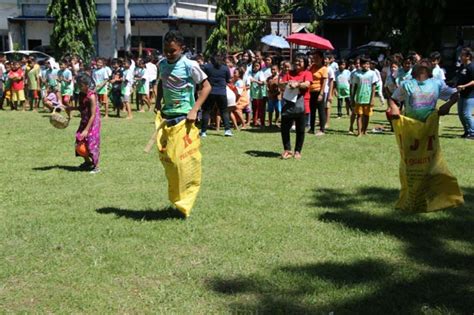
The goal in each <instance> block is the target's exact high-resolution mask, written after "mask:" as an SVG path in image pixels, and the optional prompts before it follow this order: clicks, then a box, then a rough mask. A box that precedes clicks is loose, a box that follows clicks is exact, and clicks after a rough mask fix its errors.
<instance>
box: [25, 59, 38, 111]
mask: <svg viewBox="0 0 474 315" xmlns="http://www.w3.org/2000/svg"><path fill="white" fill-rule="evenodd" d="M28 65H29V70H28V73H27V80H28V81H27V82H28V99H29V102H30V108H31V109H33V110H34V111H37V110H38V107H39V103H40V86H41V84H40V75H41V68H40V66H39V64H38V63H36V59H35V57H33V56H31V57H30V59H28Z"/></svg>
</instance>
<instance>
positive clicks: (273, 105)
mask: <svg viewBox="0 0 474 315" xmlns="http://www.w3.org/2000/svg"><path fill="white" fill-rule="evenodd" d="M274 111H277V112H278V113H281V100H268V107H267V112H268V113H273V112H274Z"/></svg>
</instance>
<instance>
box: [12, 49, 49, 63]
mask: <svg viewBox="0 0 474 315" xmlns="http://www.w3.org/2000/svg"><path fill="white" fill-rule="evenodd" d="M3 54H4V55H5V57H7V59H8V60H9V61H12V60H21V59H22V58H23V57H24V56H34V57H35V58H36V61H37V62H38V63H46V61H48V60H51V59H52V60H54V58H53V57H51V56H50V55H48V54H45V53H44V52H41V51H36V50H10V51H5V52H4V53H3Z"/></svg>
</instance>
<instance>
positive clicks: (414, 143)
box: [398, 135, 435, 151]
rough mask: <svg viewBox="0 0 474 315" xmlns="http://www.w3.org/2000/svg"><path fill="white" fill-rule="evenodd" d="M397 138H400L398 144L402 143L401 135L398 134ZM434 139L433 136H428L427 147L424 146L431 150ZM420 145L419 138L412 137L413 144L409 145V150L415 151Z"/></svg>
mask: <svg viewBox="0 0 474 315" xmlns="http://www.w3.org/2000/svg"><path fill="white" fill-rule="evenodd" d="M398 138H399V139H400V145H402V144H403V139H402V135H398ZM434 140H435V136H428V147H427V148H426V149H427V150H428V151H433V141H434ZM419 147H420V140H419V139H414V141H413V144H412V145H410V150H411V151H417V150H418V149H419Z"/></svg>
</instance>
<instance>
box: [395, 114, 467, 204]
mask: <svg viewBox="0 0 474 315" xmlns="http://www.w3.org/2000/svg"><path fill="white" fill-rule="evenodd" d="M392 122H393V129H394V130H395V135H396V137H397V143H398V147H399V149H400V157H401V159H400V183H401V186H402V187H401V191H400V198H399V200H398V202H397V205H396V207H397V208H399V209H402V210H405V211H408V212H429V211H436V210H441V209H445V208H451V207H456V206H459V205H462V204H463V203H464V198H463V195H462V193H461V190H460V189H459V186H458V182H457V180H456V178H455V177H454V176H453V175H452V174H451V173H450V172H449V170H448V166H447V164H446V161H445V160H444V159H443V157H442V154H441V148H440V145H439V138H438V127H439V116H438V113H437V112H433V113H432V114H431V115H430V116H429V117H428V119H427V120H426V122H421V121H418V120H416V119H411V118H408V117H405V116H400V119H395V120H393V121H392Z"/></svg>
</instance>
